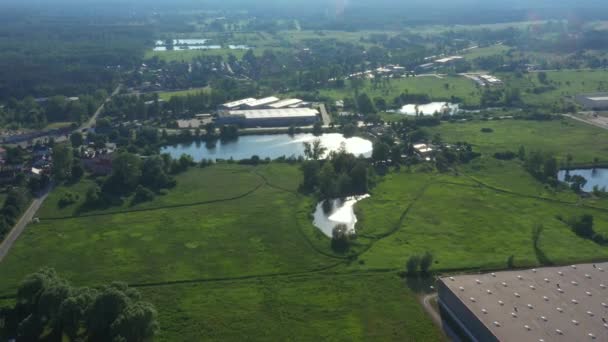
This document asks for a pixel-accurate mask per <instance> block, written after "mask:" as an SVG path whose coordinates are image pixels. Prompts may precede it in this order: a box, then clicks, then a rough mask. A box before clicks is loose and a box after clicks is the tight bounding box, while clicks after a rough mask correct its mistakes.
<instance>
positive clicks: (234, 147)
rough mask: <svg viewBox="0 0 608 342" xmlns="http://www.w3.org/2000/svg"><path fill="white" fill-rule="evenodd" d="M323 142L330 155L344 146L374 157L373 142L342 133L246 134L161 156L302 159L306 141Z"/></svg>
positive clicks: (180, 146) (168, 148)
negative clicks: (230, 139) (316, 135)
mask: <svg viewBox="0 0 608 342" xmlns="http://www.w3.org/2000/svg"><path fill="white" fill-rule="evenodd" d="M315 139H320V140H321V143H322V145H323V146H324V147H326V148H327V150H328V152H330V151H337V150H338V149H340V147H341V146H342V144H344V147H345V148H346V151H347V152H349V153H352V154H354V155H356V156H359V155H363V156H364V157H371V154H372V143H371V141H369V140H365V139H362V138H359V137H352V138H344V136H343V135H342V134H339V133H329V134H323V135H322V136H320V137H315V136H314V135H312V134H295V135H293V136H289V135H288V134H264V135H245V136H241V137H239V138H238V140H236V141H230V142H221V141H218V142H217V145H216V146H215V147H207V146H206V144H205V143H200V142H193V143H188V144H178V145H172V146H165V147H163V148H161V152H162V153H169V154H170V155H171V156H172V157H173V158H179V156H181V155H182V154H188V155H190V156H192V158H194V159H195V160H198V161H200V160H202V159H230V158H232V159H234V160H242V159H248V158H251V156H253V155H257V156H259V157H260V158H262V159H265V158H271V159H276V158H279V157H281V156H286V157H291V156H294V157H299V156H304V142H312V141H314V140H315Z"/></svg>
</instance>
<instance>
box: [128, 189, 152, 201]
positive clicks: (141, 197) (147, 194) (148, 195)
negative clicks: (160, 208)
mask: <svg viewBox="0 0 608 342" xmlns="http://www.w3.org/2000/svg"><path fill="white" fill-rule="evenodd" d="M153 199H154V192H152V190H150V189H148V188H146V187H144V186H141V185H138V186H137V189H135V197H133V202H135V203H142V202H148V201H151V200H153Z"/></svg>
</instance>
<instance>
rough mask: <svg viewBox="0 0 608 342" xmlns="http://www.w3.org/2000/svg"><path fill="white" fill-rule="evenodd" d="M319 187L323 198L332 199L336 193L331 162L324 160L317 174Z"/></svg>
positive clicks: (334, 175)
mask: <svg viewBox="0 0 608 342" xmlns="http://www.w3.org/2000/svg"><path fill="white" fill-rule="evenodd" d="M319 188H320V192H321V196H322V198H323V199H332V198H335V197H336V195H337V189H336V171H335V170H334V166H333V165H332V163H328V162H326V163H325V164H324V165H323V167H322V168H321V172H320V174H319Z"/></svg>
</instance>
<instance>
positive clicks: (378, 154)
mask: <svg viewBox="0 0 608 342" xmlns="http://www.w3.org/2000/svg"><path fill="white" fill-rule="evenodd" d="M390 152H391V148H390V147H389V146H388V145H387V144H385V143H384V142H375V143H374V146H373V150H372V159H373V160H374V161H376V162H380V161H386V160H388V158H389V157H390Z"/></svg>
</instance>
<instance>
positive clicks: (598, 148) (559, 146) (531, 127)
mask: <svg viewBox="0 0 608 342" xmlns="http://www.w3.org/2000/svg"><path fill="white" fill-rule="evenodd" d="M482 128H491V129H492V130H493V133H483V132H482V131H481V129H482ZM431 132H432V134H435V133H439V134H441V136H442V137H443V140H444V141H446V142H458V141H466V142H468V143H470V144H473V146H475V148H476V149H478V150H479V151H480V152H482V153H486V154H490V155H492V154H494V153H496V152H504V151H507V150H509V151H513V152H517V151H518V149H519V147H520V146H524V147H525V148H526V149H527V150H528V151H535V150H537V151H542V152H547V153H552V154H554V155H555V156H556V157H557V158H558V159H559V160H565V158H566V156H567V155H568V154H571V155H572V158H573V161H574V162H575V163H582V164H591V163H592V162H593V159H594V158H599V160H600V161H603V162H608V131H606V130H603V129H601V128H597V127H593V126H590V125H587V124H584V123H580V122H577V121H574V120H570V119H564V120H553V121H544V122H539V121H528V120H503V121H500V120H493V121H474V122H468V123H446V124H442V125H440V126H438V127H437V128H435V129H432V130H431Z"/></svg>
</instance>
